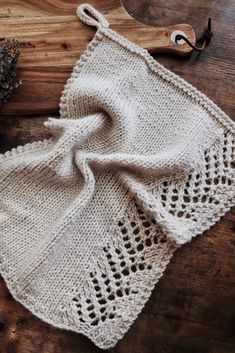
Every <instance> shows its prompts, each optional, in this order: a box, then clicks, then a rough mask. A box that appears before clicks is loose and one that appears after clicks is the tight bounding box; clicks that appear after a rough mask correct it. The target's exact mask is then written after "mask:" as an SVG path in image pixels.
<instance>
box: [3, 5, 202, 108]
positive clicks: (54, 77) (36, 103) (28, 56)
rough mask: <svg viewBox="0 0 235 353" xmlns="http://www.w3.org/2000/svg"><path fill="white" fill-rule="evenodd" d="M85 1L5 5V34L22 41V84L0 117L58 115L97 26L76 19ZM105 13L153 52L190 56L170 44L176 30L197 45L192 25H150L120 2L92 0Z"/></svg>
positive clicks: (185, 49) (187, 50) (185, 48)
mask: <svg viewBox="0 0 235 353" xmlns="http://www.w3.org/2000/svg"><path fill="white" fill-rule="evenodd" d="M78 3H81V1H80V2H75V1H73V2H69V3H68V2H61V1H58V0H55V1H53V2H49V1H46V2H45V7H44V6H42V2H41V5H40V3H39V4H38V3H37V2H36V1H31V2H26V1H19V2H17V4H16V5H15V6H14V8H12V7H11V6H9V2H6V3H5V2H3V5H2V8H1V22H0V33H1V35H3V36H6V37H10V38H15V39H18V40H19V41H20V42H21V46H20V53H21V54H20V58H19V64H18V67H19V75H18V77H19V79H21V80H22V81H23V85H22V86H20V87H19V88H18V90H17V95H13V97H12V103H13V104H6V105H5V106H4V107H3V108H2V109H1V111H0V113H1V114H22V113H23V114H35V113H53V112H58V104H59V98H60V95H61V91H62V89H63V85H64V83H65V81H66V78H67V77H68V74H69V73H70V72H71V71H72V67H73V66H74V64H75V62H76V61H77V60H78V58H79V57H80V55H81V54H82V53H83V51H84V50H85V48H86V45H87V44H88V42H89V41H90V40H91V39H92V38H93V36H94V34H95V31H96V28H94V27H90V26H87V25H85V24H83V23H82V22H81V21H80V20H79V19H78V17H77V15H76V7H77V5H78ZM90 4H93V5H94V6H95V7H96V8H97V9H98V10H99V11H101V12H102V13H104V15H105V16H106V18H107V20H108V21H109V22H110V27H111V28H112V29H114V30H116V31H117V32H118V33H120V34H121V35H124V36H125V37H126V38H128V39H130V40H131V41H133V42H134V43H136V44H138V45H140V46H142V47H144V48H146V49H147V50H149V51H150V52H151V53H153V52H158V51H161V52H164V51H165V52H166V51H168V52H172V53H174V54H177V53H178V54H180V55H185V54H189V53H190V52H191V51H192V49H191V48H190V47H189V46H188V45H187V44H183V45H180V44H179V45H177V44H176V43H173V42H172V40H171V34H172V33H173V32H174V31H176V30H181V31H183V32H184V33H185V34H186V36H187V37H188V39H189V40H190V41H192V42H193V43H195V33H194V30H193V29H192V27H191V26H190V25H187V24H175V25H172V26H168V27H166V26H160V27H154V26H148V25H146V24H142V23H141V22H139V21H137V20H136V19H134V18H133V17H131V16H130V15H129V14H128V13H127V11H126V10H125V9H124V7H123V6H122V5H121V3H120V2H119V1H108V0H106V1H90Z"/></svg>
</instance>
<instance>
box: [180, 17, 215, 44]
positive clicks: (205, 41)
mask: <svg viewBox="0 0 235 353" xmlns="http://www.w3.org/2000/svg"><path fill="white" fill-rule="evenodd" d="M212 37H213V32H212V31H211V18H209V19H208V24H207V28H206V29H205V32H204V33H203V36H202V38H201V39H200V41H203V43H202V45H201V47H197V46H196V45H193V44H192V43H191V42H190V41H189V40H188V38H186V37H185V36H184V35H182V34H177V35H176V36H175V42H176V44H177V42H178V41H180V40H182V39H183V40H184V41H185V42H186V43H187V44H188V45H189V46H190V47H191V48H192V49H194V50H196V51H203V50H204V49H205V47H206V45H208V44H209V43H210V41H211V38H212Z"/></svg>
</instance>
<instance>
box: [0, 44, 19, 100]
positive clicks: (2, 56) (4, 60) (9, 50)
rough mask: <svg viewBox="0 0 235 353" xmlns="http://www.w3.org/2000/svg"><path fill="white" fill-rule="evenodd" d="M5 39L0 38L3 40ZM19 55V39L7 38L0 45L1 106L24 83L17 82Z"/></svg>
mask: <svg viewBox="0 0 235 353" xmlns="http://www.w3.org/2000/svg"><path fill="white" fill-rule="evenodd" d="M4 39H5V38H3V37H2V38H0V40H1V41H3V40H4ZM19 55H20V52H19V43H18V41H17V40H14V39H5V43H4V44H3V45H2V46H0V106H1V105H2V104H3V103H5V102H6V101H7V100H8V99H9V97H10V95H11V93H12V91H13V89H15V88H16V87H18V86H19V85H20V84H21V83H22V82H21V81H19V82H15V76H16V66H17V62H18V58H19Z"/></svg>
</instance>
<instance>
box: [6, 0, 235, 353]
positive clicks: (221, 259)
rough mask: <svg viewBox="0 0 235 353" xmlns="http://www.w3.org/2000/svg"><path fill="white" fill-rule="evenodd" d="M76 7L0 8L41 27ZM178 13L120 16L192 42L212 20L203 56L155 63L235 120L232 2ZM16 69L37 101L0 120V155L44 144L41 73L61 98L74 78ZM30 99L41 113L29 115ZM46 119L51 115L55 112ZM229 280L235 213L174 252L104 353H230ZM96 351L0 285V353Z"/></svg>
mask: <svg viewBox="0 0 235 353" xmlns="http://www.w3.org/2000/svg"><path fill="white" fill-rule="evenodd" d="M88 2H89V1H88ZM76 4H77V1H75V0H69V1H62V0H61V1H59V0H58V1H56V0H44V1H36V0H28V1H26V0H25V1H23V0H9V1H6V0H5V1H3V0H0V16H1V19H4V18H6V16H7V17H8V19H10V18H11V19H13V18H14V21H15V23H17V21H18V19H19V18H21V16H24V18H27V17H28V16H29V17H31V16H32V17H38V16H40V17H41V18H42V19H43V18H44V19H45V21H46V18H47V17H48V16H50V17H51V19H53V18H54V16H55V17H57V16H72V17H73V11H74V9H75V8H76ZM97 4H98V5H97V7H100V8H102V9H103V10H104V11H107V12H108V9H109V8H110V7H111V6H115V4H116V2H115V1H112V0H110V1H101V0H99V1H98V0H97ZM183 5H184V6H182V4H180V3H179V2H178V1H175V0H168V1H166V0H157V1H155V0H151V1H150V0H149V1H147V0H125V7H126V8H127V9H128V10H129V11H130V12H131V13H132V14H133V16H134V17H136V18H137V19H139V20H140V19H141V20H142V21H144V22H145V24H147V23H149V24H152V25H155V26H158V27H164V26H166V25H173V24H175V23H180V22H185V23H189V24H190V25H192V27H193V28H195V30H196V34H197V36H200V34H201V33H202V31H203V29H204V26H205V24H206V22H207V18H208V17H209V16H211V17H212V21H213V22H212V23H213V26H214V38H213V40H212V42H211V44H210V46H209V47H208V48H207V49H206V51H205V52H203V53H202V54H200V55H198V54H197V53H194V54H193V55H191V56H190V57H188V58H179V57H173V56H169V55H165V54H161V55H155V58H156V59H157V60H158V61H159V62H160V63H162V64H163V65H165V66H166V67H167V68H169V69H171V70H172V71H174V72H175V73H177V74H179V75H180V76H182V77H183V78H185V79H186V80H187V81H189V82H190V83H192V84H193V85H195V86H196V87H197V88H198V89H200V90H201V91H202V92H204V93H205V94H207V95H208V96H209V97H210V98H211V99H213V100H214V101H215V102H216V103H217V104H218V105H219V106H220V107H221V108H222V109H223V110H225V112H226V113H227V114H229V115H230V116H231V118H233V119H234V118H235V115H234V96H233V92H234V91H235V80H234V74H235V68H234V57H235V45H234V42H233V36H234V11H233V9H234V0H226V1H223V2H222V1H221V0H213V1H204V0H197V2H195V0H185V1H184V3H183ZM9 16H10V17H9ZM74 20H75V17H74ZM182 20H183V21H182ZM74 23H75V22H74ZM12 31H14V29H12ZM92 31H93V32H94V30H91V33H92ZM76 40H77V41H78V42H79V39H78V38H76V39H75V38H74V41H76ZM78 42H77V43H78ZM27 50H28V49H27ZM32 59H33V58H32ZM34 59H35V60H37V58H34ZM57 60H59V59H57ZM74 60H75V57H74ZM44 69H45V65H44ZM22 70H23V71H24V72H25V75H26V76H27V82H28V83H29V84H30V87H31V90H35V94H34V95H33V94H32V95H30V94H29V93H30V90H29V91H28V92H27V95H26V94H25V93H24V95H23V93H21V94H22V95H21V101H20V100H18V99H19V98H18V94H19V92H15V93H14V97H12V99H11V100H10V101H9V104H8V106H7V107H6V108H5V109H6V110H7V111H8V115H7V116H6V115H3V113H2V116H0V152H4V151H6V150H8V149H10V148H12V147H15V146H17V145H19V144H24V143H27V142H29V141H35V140H38V139H42V138H45V137H48V133H47V132H46V130H45V129H44V127H43V121H44V120H46V119H47V116H48V112H49V106H47V100H48V101H49V102H50V97H47V96H46V95H45V92H44V91H43V89H42V87H41V86H40V85H39V86H37V83H38V82H40V75H41V74H40V72H41V73H42V72H44V75H45V81H46V80H48V83H49V84H50V83H51V82H54V83H53V85H54V90H55V92H59V91H60V89H61V87H62V86H63V84H64V83H65V81H66V79H67V78H68V75H69V73H70V69H69V67H65V68H64V69H63V70H62V68H61V69H60V71H59V72H57V71H56V70H55V71H54V73H53V72H49V73H48V76H47V73H46V71H40V70H38V68H36V69H35V70H33V68H32V66H31V68H30V69H29V70H27V68H26V67H25V68H24V69H23V68H22ZM23 71H22V72H23ZM36 86H37V87H36ZM21 88H22V89H23V86H22V87H21ZM28 94H29V96H28ZM33 97H34V98H35V105H37V106H38V111H35V113H32V114H31V115H28V110H29V111H30V106H31V104H32V102H31V100H32V98H33ZM44 97H45V98H44ZM17 100H18V101H17ZM55 101H56V99H55ZM17 102H18V103H17ZM20 104H21V106H20ZM50 104H51V103H50ZM54 106H55V103H54ZM17 107H18V108H19V107H21V114H18V115H17V116H16V115H13V114H10V109H12V111H14V112H15V113H17ZM42 107H43V108H42ZM32 111H33V110H32ZM32 111H31V112H32ZM42 111H44V112H45V113H43V114H42V113H40V112H42ZM15 113H14V114H15ZM52 114H53V115H54V116H57V114H56V111H54V108H53V110H52ZM234 275H235V209H233V210H232V211H230V212H228V213H227V214H226V216H225V217H223V219H221V221H220V222H218V223H217V224H216V225H215V226H214V227H213V228H212V229H211V230H209V231H207V232H205V233H204V234H202V235H200V236H198V237H197V238H196V239H194V240H193V241H192V242H191V243H189V244H187V245H185V246H184V247H182V248H181V249H180V250H179V251H177V252H176V253H175V255H174V257H173V259H172V261H171V263H170V264H169V265H168V267H167V270H166V272H165V274H164V276H163V277H162V278H161V280H160V282H159V283H158V285H157V286H156V288H155V290H154V291H153V294H152V296H151V298H150V300H149V302H148V303H147V305H146V306H145V308H144V310H143V312H142V313H141V315H140V316H139V318H138V319H137V320H136V322H135V323H134V325H133V326H132V327H131V328H130V330H129V332H128V333H127V334H126V335H125V337H124V338H123V339H122V341H121V342H120V343H118V344H117V346H116V347H115V348H114V349H112V350H109V352H110V353H234V352H235V335H234V332H235V276H234ZM98 352H102V351H101V350H100V349H98V348H96V347H95V346H94V345H93V344H92V343H91V342H90V341H89V340H88V339H87V338H85V337H83V336H82V335H78V334H75V333H71V332H65V331H63V330H59V329H55V328H53V327H51V326H50V325H47V324H45V323H43V322H42V321H41V320H39V319H37V318H35V317H34V316H33V315H32V314H30V313H29V312H28V311H27V310H26V309H25V308H23V307H22V306H21V305H20V304H19V303H17V302H16V301H15V300H13V299H12V297H11V296H10V294H9V292H8V291H7V289H6V286H5V284H4V282H3V280H0V353H98Z"/></svg>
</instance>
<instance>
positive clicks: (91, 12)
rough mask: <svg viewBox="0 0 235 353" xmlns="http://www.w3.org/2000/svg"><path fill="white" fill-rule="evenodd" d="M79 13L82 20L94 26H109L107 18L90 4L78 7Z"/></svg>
mask: <svg viewBox="0 0 235 353" xmlns="http://www.w3.org/2000/svg"><path fill="white" fill-rule="evenodd" d="M77 15H78V17H79V18H80V20H81V21H82V22H84V23H85V24H87V25H89V26H94V27H97V28H99V27H106V28H107V27H109V23H108V21H107V20H106V18H105V17H104V16H103V15H102V14H101V13H100V12H99V11H97V10H96V9H95V8H94V7H93V6H91V5H89V4H82V5H80V6H78V7H77Z"/></svg>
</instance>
